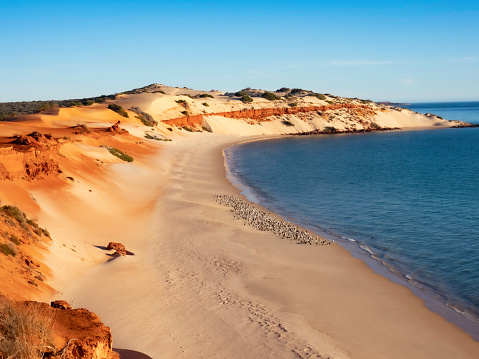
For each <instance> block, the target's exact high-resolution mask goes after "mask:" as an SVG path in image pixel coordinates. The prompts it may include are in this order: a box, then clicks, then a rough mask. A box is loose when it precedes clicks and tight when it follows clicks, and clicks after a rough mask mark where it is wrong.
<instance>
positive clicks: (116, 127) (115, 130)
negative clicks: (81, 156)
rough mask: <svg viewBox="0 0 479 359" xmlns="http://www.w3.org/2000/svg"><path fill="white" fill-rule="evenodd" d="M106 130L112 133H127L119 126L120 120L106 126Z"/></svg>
mask: <svg viewBox="0 0 479 359" xmlns="http://www.w3.org/2000/svg"><path fill="white" fill-rule="evenodd" d="M106 132H110V133H112V134H115V133H128V131H127V130H125V129H123V128H121V127H120V121H118V122H117V123H115V124H114V125H113V126H111V127H108V128H107V130H106Z"/></svg>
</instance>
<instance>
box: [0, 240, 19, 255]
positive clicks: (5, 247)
mask: <svg viewBox="0 0 479 359" xmlns="http://www.w3.org/2000/svg"><path fill="white" fill-rule="evenodd" d="M0 252H2V253H3V254H5V255H6V256H12V257H15V256H16V255H17V253H18V252H17V249H16V248H15V245H14V244H13V243H8V244H6V243H2V244H0Z"/></svg>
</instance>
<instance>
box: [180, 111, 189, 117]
mask: <svg viewBox="0 0 479 359" xmlns="http://www.w3.org/2000/svg"><path fill="white" fill-rule="evenodd" d="M181 113H182V114H183V115H184V116H189V115H190V113H189V112H188V111H181Z"/></svg>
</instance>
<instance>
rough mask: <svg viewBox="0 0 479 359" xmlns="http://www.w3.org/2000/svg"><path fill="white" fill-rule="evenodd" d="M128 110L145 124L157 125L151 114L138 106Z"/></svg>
mask: <svg viewBox="0 0 479 359" xmlns="http://www.w3.org/2000/svg"><path fill="white" fill-rule="evenodd" d="M130 111H132V112H134V113H136V114H137V115H138V116H136V118H138V119H140V121H141V122H142V123H143V124H144V125H145V126H150V127H153V126H156V125H158V122H157V121H155V119H154V118H153V116H151V115H150V114H149V113H146V112H143V111H142V110H141V109H140V108H139V107H132V108H130Z"/></svg>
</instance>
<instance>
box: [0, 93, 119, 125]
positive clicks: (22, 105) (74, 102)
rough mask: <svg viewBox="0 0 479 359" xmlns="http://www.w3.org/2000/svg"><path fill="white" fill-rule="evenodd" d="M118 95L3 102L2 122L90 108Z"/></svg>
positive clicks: (0, 117) (0, 108)
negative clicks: (14, 118) (63, 109)
mask: <svg viewBox="0 0 479 359" xmlns="http://www.w3.org/2000/svg"><path fill="white" fill-rule="evenodd" d="M116 96H117V95H101V96H98V97H90V98H83V99H70V100H60V101H55V100H51V101H22V102H1V103H0V121H1V120H5V119H7V118H9V117H12V116H16V115H29V114H33V113H40V112H43V111H47V110H50V109H53V108H65V107H75V106H90V105H93V104H94V103H103V102H105V101H106V100H115V99H116Z"/></svg>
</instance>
